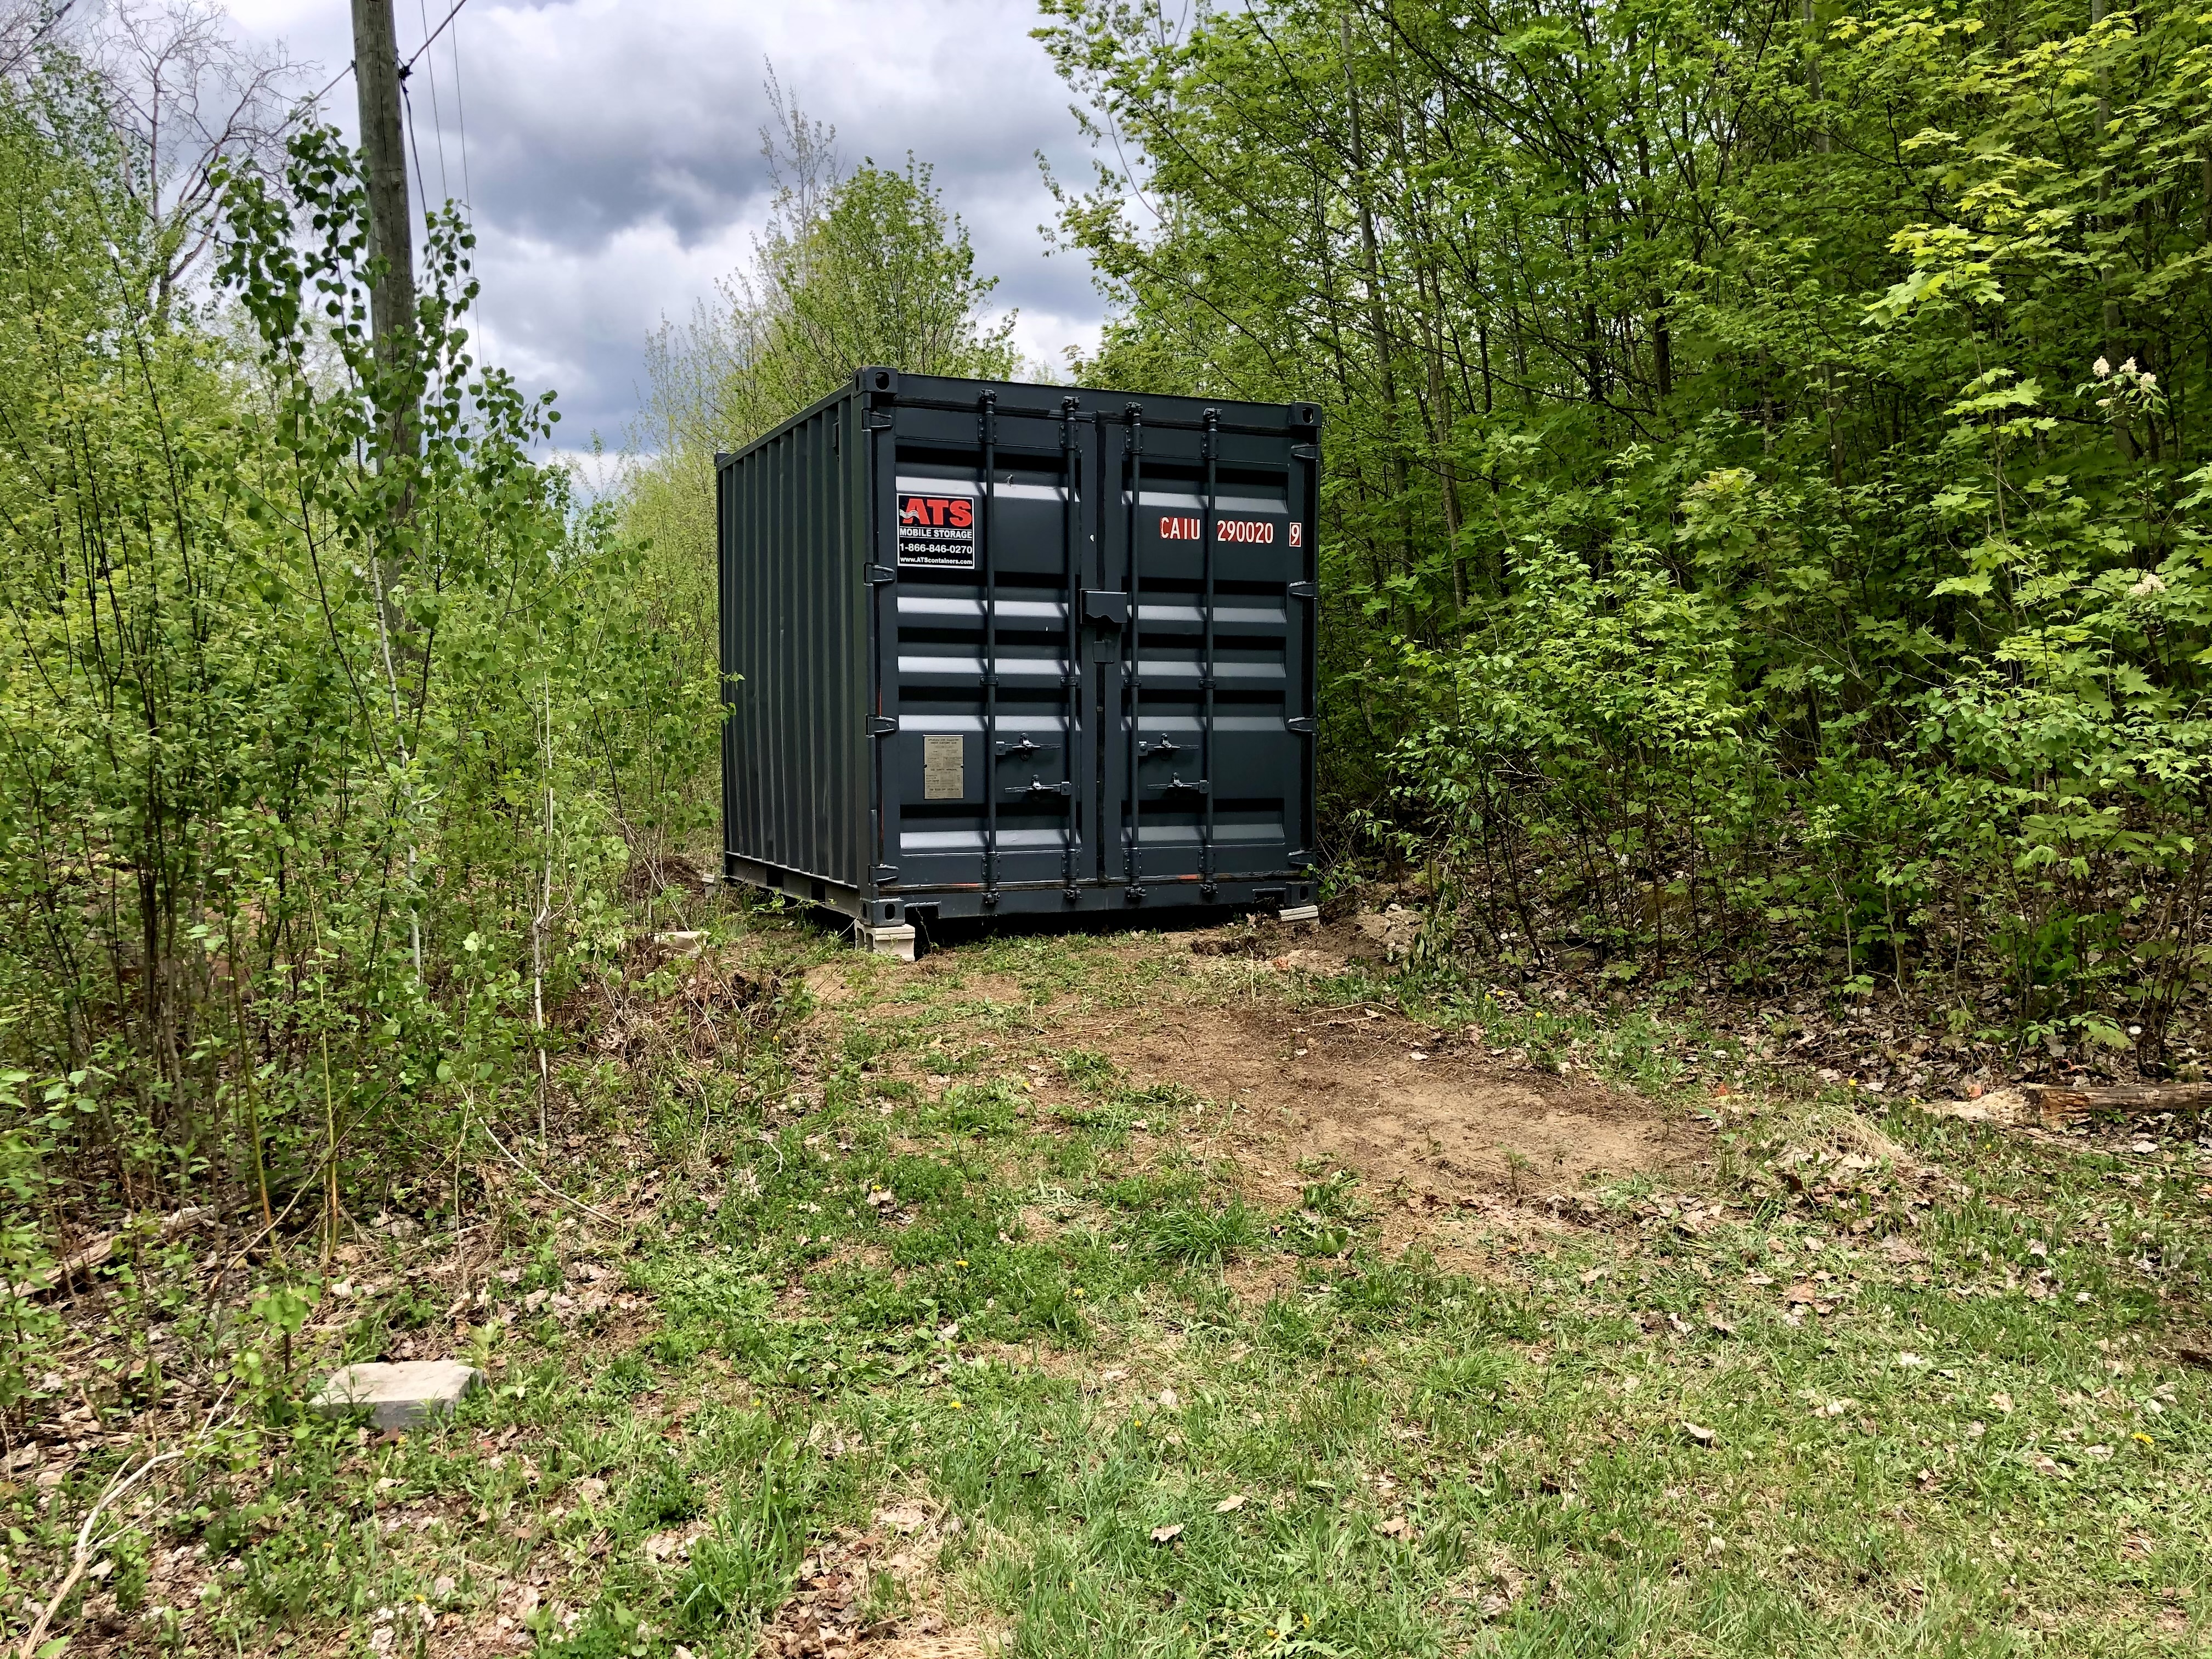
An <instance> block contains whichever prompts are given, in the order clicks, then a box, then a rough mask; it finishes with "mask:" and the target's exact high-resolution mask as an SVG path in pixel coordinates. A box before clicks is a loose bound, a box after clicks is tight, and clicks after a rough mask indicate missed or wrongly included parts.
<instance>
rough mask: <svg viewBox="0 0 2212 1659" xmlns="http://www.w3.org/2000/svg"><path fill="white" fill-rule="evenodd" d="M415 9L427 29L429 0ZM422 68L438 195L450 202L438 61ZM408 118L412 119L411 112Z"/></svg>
mask: <svg viewBox="0 0 2212 1659" xmlns="http://www.w3.org/2000/svg"><path fill="white" fill-rule="evenodd" d="M415 9H416V15H418V16H420V17H421V18H422V27H424V28H426V29H427V28H428V27H430V8H429V0H415ZM423 44H424V45H425V46H428V44H429V43H428V41H427V40H426V41H425V42H423ZM421 56H422V53H421V52H416V54H415V57H416V58H419V57H421ZM407 61H408V62H409V63H410V64H411V63H413V62H414V61H415V58H409V59H408V60H407ZM423 68H424V70H426V71H427V72H428V75H429V77H430V136H431V137H432V139H433V140H434V141H435V143H436V144H437V146H438V194H439V195H440V196H441V197H444V198H445V199H446V200H447V201H448V202H450V201H452V200H453V185H452V183H451V181H449V180H448V179H447V177H446V112H445V111H444V110H442V109H441V108H440V107H439V105H438V60H437V59H436V58H431V59H430V61H429V62H428V63H427V64H424V65H423ZM410 118H411V112H410ZM428 193H429V190H428V184H427V181H426V183H425V186H424V190H423V194H424V195H426V196H427V195H428Z"/></svg>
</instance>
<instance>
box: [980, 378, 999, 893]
mask: <svg viewBox="0 0 2212 1659" xmlns="http://www.w3.org/2000/svg"><path fill="white" fill-rule="evenodd" d="M975 418H976V424H977V425H978V427H979V428H981V431H980V432H979V434H978V435H979V436H980V437H981V439H982V441H983V501H982V509H983V510H982V511H981V513H978V514H976V517H977V519H978V520H979V521H980V522H979V523H978V524H977V526H976V530H977V534H978V538H979V539H980V540H981V542H982V544H983V556H982V561H981V563H982V575H983V746H984V748H985V749H986V750H990V749H992V748H993V747H994V746H995V745H996V744H997V742H998V737H999V580H998V573H997V562H998V545H997V544H998V539H999V538H998V537H997V535H996V534H995V533H994V532H995V531H996V529H997V526H995V525H994V523H993V522H992V520H993V508H994V507H996V506H997V505H998V500H999V494H998V484H997V479H998V471H999V448H998V446H999V394H998V393H997V392H985V393H984V394H983V395H982V397H981V398H980V399H979V400H978V401H977V404H976V416H975ZM984 769H985V771H986V772H988V771H989V769H990V765H989V763H985V767H984ZM993 781H995V780H992V779H988V778H987V779H986V787H985V788H984V791H983V906H984V908H986V909H988V908H992V907H993V906H994V905H996V904H997V903H998V902H999V796H998V792H997V791H996V790H994V789H992V788H990V787H988V785H989V783H991V782H993Z"/></svg>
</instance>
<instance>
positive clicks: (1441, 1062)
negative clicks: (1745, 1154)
mask: <svg viewBox="0 0 2212 1659" xmlns="http://www.w3.org/2000/svg"><path fill="white" fill-rule="evenodd" d="M1370 1009H1371V1010H1372V1012H1370ZM1082 1040H1083V1041H1084V1042H1085V1045H1086V1046H1088V1047H1092V1048H1097V1049H1098V1050H1099V1051H1100V1052H1102V1053H1104V1054H1108V1055H1109V1056H1110V1057H1111V1058H1112V1059H1113V1060H1115V1062H1116V1063H1117V1064H1118V1065H1120V1066H1121V1067H1122V1069H1123V1070H1124V1071H1125V1072H1127V1073H1128V1074H1129V1076H1130V1077H1131V1078H1132V1079H1133V1080H1135V1081H1137V1082H1139V1083H1148V1084H1158V1083H1178V1084H1181V1085H1183V1086H1184V1087H1186V1088H1188V1089H1191V1090H1194V1091H1196V1092H1197V1093H1198V1094H1200V1095H1201V1096H1203V1097H1206V1099H1208V1100H1210V1101H1212V1102H1213V1103H1216V1104H1218V1105H1222V1106H1226V1105H1229V1104H1230V1103H1235V1105H1236V1106H1237V1108H1238V1109H1239V1115H1238V1118H1237V1120H1235V1121H1232V1125H1231V1128H1230V1129H1229V1130H1228V1131H1227V1133H1229V1134H1230V1135H1231V1139H1234V1140H1235V1141H1236V1142H1237V1144H1238V1146H1239V1148H1240V1152H1243V1154H1245V1155H1247V1156H1251V1155H1256V1156H1257V1157H1258V1158H1260V1159H1261V1163H1259V1164H1255V1166H1254V1167H1253V1169H1252V1170H1251V1173H1252V1174H1253V1175H1254V1176H1258V1177H1260V1178H1261V1179H1262V1180H1265V1179H1266V1178H1267V1177H1268V1176H1270V1174H1271V1170H1270V1169H1269V1168H1268V1162H1269V1161H1273V1163H1275V1164H1279V1166H1280V1168H1279V1170H1275V1171H1272V1173H1273V1178H1274V1179H1275V1180H1277V1181H1278V1182H1287V1183H1289V1184H1291V1185H1293V1186H1295V1185H1296V1184H1297V1176H1298V1174H1299V1173H1300V1171H1299V1169H1298V1165H1299V1164H1301V1163H1302V1162H1303V1163H1305V1164H1307V1166H1308V1168H1309V1169H1310V1168H1311V1167H1312V1164H1313V1161H1314V1160H1319V1161H1320V1162H1322V1163H1325V1164H1329V1165H1331V1166H1334V1167H1340V1168H1345V1169H1349V1170H1353V1171H1354V1172H1356V1173H1357V1174H1358V1176H1360V1177H1361V1179H1362V1180H1363V1182H1365V1183H1366V1185H1367V1186H1368V1188H1369V1190H1370V1192H1373V1193H1375V1194H1378V1195H1379V1194H1392V1195H1395V1196H1398V1197H1401V1198H1414V1199H1417V1200H1419V1199H1429V1200H1437V1201H1441V1202H1442V1203H1444V1204H1449V1205H1461V1204H1476V1203H1480V1202H1481V1201H1482V1200H1485V1199H1494V1198H1496V1197H1498V1196H1501V1195H1503V1196H1505V1197H1508V1198H1509V1199H1510V1200H1513V1201H1516V1202H1517V1201H1519V1200H1524V1199H1526V1198H1528V1197H1529V1196H1531V1195H1534V1194H1549V1193H1553V1192H1559V1193H1566V1194H1572V1193H1575V1192H1576V1191H1577V1190H1578V1189H1580V1188H1584V1187H1586V1186H1588V1185H1589V1184H1592V1183H1594V1182H1600V1181H1604V1180H1607V1179H1620V1178H1621V1177H1624V1176H1632V1175H1636V1174H1641V1173H1648V1172H1661V1171H1665V1172H1669V1173H1675V1172H1680V1173H1686V1172H1687V1171H1688V1170H1690V1169H1691V1168H1692V1167H1693V1166H1694V1165H1695V1164H1698V1163H1699V1161H1700V1160H1701V1159H1702V1158H1704V1157H1705V1152H1706V1139H1707V1138H1706V1137H1705V1135H1703V1134H1702V1133H1699V1132H1698V1131H1697V1130H1695V1129H1694V1128H1692V1127H1691V1126H1690V1125H1689V1124H1687V1123H1686V1122H1685V1121H1683V1120H1682V1118H1681V1117H1680V1115H1678V1114H1674V1113H1670V1112H1668V1111H1667V1110H1666V1109H1663V1108H1661V1107H1658V1106H1656V1105H1654V1104H1652V1103H1650V1102H1649V1101H1646V1100H1644V1099H1642V1098H1640V1097H1637V1096H1635V1095H1632V1094H1628V1093H1625V1092H1620V1091H1613V1090H1609V1089H1607V1088H1605V1087H1603V1086H1601V1085H1596V1084H1595V1083H1589V1084H1584V1083H1573V1082H1568V1081H1565V1080H1562V1079H1554V1078H1552V1077H1549V1076H1547V1075H1545V1074H1543V1073H1534V1072H1516V1073H1508V1072H1507V1071H1506V1070H1505V1069H1504V1067H1502V1066H1499V1065H1498V1064H1497V1063H1496V1062H1495V1061H1493V1060H1492V1059H1491V1058H1490V1057H1489V1056H1488V1055H1487V1054H1486V1053H1485V1052H1484V1051H1483V1050H1481V1049H1480V1048H1474V1047H1472V1046H1470V1045H1469V1044H1468V1043H1467V1042H1464V1041H1462V1040H1459V1039H1455V1038H1449V1037H1444V1038H1440V1037H1439V1036H1438V1034H1437V1033H1436V1032H1434V1031H1432V1030H1423V1029H1422V1028H1420V1027H1419V1026H1416V1025H1414V1024H1411V1023H1410V1022H1408V1021H1407V1020H1404V1019H1402V1018H1398V1017H1396V1016H1395V1015H1393V1014H1391V1013H1389V1012H1387V1011H1385V1010H1383V1008H1381V1007H1380V1006H1377V1005H1354V1006H1350V1007H1347V1008H1339V1009H1331V1010H1325V1011H1304V1012H1293V1011H1289V1010H1284V1009H1280V1008H1277V1007H1273V1006H1266V1005H1255V1006H1250V1007H1244V1008H1226V1009H1224V1008H1204V1007H1190V1006H1168V1007H1161V1008H1156V1009H1152V1010H1147V1011H1146V1012H1142V1013H1138V1014H1133V1015H1128V1016H1125V1017H1123V1018H1120V1019H1118V1020H1115V1021H1113V1022H1111V1023H1109V1024H1103V1025H1101V1026H1099V1027H1097V1028H1096V1029H1094V1030H1087V1031H1085V1032H1084V1033H1083V1034H1082ZM1276 1201H1278V1202H1279V1201H1280V1199H1279V1198H1278V1199H1277V1200H1276Z"/></svg>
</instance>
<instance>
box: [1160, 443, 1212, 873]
mask: <svg viewBox="0 0 2212 1659" xmlns="http://www.w3.org/2000/svg"><path fill="white" fill-rule="evenodd" d="M1205 418H1206V431H1205V434H1204V435H1202V436H1201V437H1200V439H1199V447H1200V448H1201V449H1203V450H1204V451H1205V452H1206V512H1205V515H1204V519H1203V520H1202V522H1201V524H1200V529H1199V552H1200V557H1201V558H1202V559H1203V560H1204V561H1205V565H1206V568H1205V573H1204V576H1203V585H1204V587H1205V592H1206V597H1205V598H1204V599H1201V600H1200V604H1201V605H1203V606H1204V607H1205V617H1204V622H1205V627H1206V637H1205V640H1204V641H1203V642H1202V643H1201V644H1200V647H1199V658H1198V660H1199V688H1200V694H1201V696H1203V698H1204V700H1205V701H1204V705H1203V707H1202V708H1201V709H1200V714H1199V720H1198V769H1199V770H1200V772H1202V773H1204V774H1205V775H1206V776H1207V777H1209V778H1210V777H1212V775H1213V538H1214V537H1215V536H1216V535H1217V534H1218V533H1219V532H1218V531H1217V530H1216V529H1215V527H1214V513H1215V512H1216V510H1217V506H1218V501H1217V498H1218V495H1220V476H1219V475H1220V462H1219V459H1218V453H1217V452H1218V450H1219V448H1220V430H1219V428H1220V425H1221V411H1220V410H1218V409H1209V410H1206V417H1205ZM1168 787H1170V788H1171V789H1172V788H1176V787H1182V788H1195V789H1196V790H1197V791H1198V792H1199V793H1200V794H1201V795H1203V796H1204V797H1205V798H1206V800H1205V808H1204V811H1203V812H1202V813H1201V814H1200V822H1199V829H1198V842H1199V847H1198V860H1199V862H1198V869H1199V878H1198V890H1199V895H1200V896H1201V897H1203V898H1212V896H1213V894H1214V885H1213V790H1212V786H1211V785H1209V784H1206V783H1199V784H1170V785H1169V786H1168Z"/></svg>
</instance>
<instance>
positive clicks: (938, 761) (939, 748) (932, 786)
mask: <svg viewBox="0 0 2212 1659" xmlns="http://www.w3.org/2000/svg"><path fill="white" fill-rule="evenodd" d="M967 771H968V739H967V738H964V737H960V736H957V735H955V736H953V737H949V738H945V737H927V738H923V739H922V740H921V793H922V797H923V799H927V800H958V799H960V798H961V797H962V796H963V795H964V794H965V793H967V789H966V775H967Z"/></svg>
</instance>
